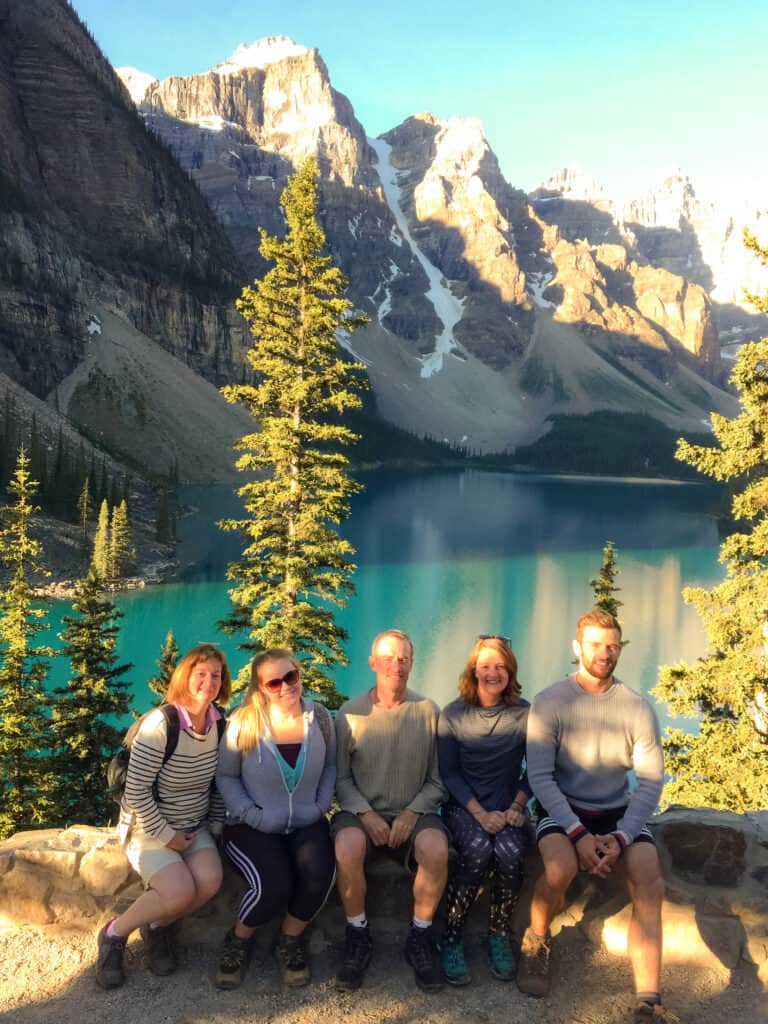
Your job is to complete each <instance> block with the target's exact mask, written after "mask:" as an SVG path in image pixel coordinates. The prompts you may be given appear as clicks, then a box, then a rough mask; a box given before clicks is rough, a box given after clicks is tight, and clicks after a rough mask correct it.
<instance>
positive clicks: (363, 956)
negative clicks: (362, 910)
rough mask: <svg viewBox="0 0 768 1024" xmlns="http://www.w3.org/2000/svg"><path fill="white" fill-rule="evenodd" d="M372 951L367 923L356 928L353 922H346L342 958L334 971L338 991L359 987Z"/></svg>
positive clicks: (349, 990) (348, 990) (352, 989)
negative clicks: (362, 926) (339, 965)
mask: <svg viewBox="0 0 768 1024" xmlns="http://www.w3.org/2000/svg"><path fill="white" fill-rule="evenodd" d="M372 951H373V942H372V941H371V929H370V928H369V927H368V925H365V927H364V928H356V927H355V926H354V925H353V924H348V925H347V934H346V938H345V940H344V959H343V960H342V962H341V967H339V969H338V971H337V972H336V988H337V989H338V990H339V991H340V992H354V990H355V989H358V988H360V986H361V985H362V983H363V975H364V974H365V972H366V970H367V969H368V965H369V964H370V962H371V953H372Z"/></svg>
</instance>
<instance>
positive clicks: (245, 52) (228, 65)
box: [212, 36, 309, 75]
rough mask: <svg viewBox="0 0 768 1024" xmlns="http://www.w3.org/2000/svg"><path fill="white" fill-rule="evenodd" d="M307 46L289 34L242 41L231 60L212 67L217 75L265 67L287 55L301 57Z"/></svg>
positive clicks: (306, 51)
mask: <svg viewBox="0 0 768 1024" xmlns="http://www.w3.org/2000/svg"><path fill="white" fill-rule="evenodd" d="M308 52H309V51H308V50H307V48H306V46H301V45H300V44H299V43H295V42H294V41H293V39H290V38H289V37H288V36H267V37H266V39H257V40H256V41H255V42H253V43H241V44H240V45H239V46H238V48H237V49H236V50H235V52H234V53H233V54H232V56H231V57H230V58H229V60H225V61H224V63H223V64H217V65H216V67H215V68H212V70H213V72H214V74H216V75H234V74H237V72H238V71H243V70H244V69H245V68H265V67H267V65H268V64H276V63H277V62H278V61H280V60H284V59H285V58H286V57H301V56H302V55H303V54H305V53H308Z"/></svg>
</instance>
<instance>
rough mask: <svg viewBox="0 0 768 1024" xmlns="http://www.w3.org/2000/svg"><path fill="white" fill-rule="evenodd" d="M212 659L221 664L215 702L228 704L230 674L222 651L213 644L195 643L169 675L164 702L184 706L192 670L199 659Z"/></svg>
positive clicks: (230, 685)
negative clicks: (219, 681) (219, 687)
mask: <svg viewBox="0 0 768 1024" xmlns="http://www.w3.org/2000/svg"><path fill="white" fill-rule="evenodd" d="M212 660H215V661H218V662H219V664H220V665H221V689H220V690H219V693H218V696H217V697H216V703H217V704H229V698H230V697H231V696H232V676H231V675H230V672H229V666H228V665H227V659H226V657H225V655H224V652H223V651H220V650H219V648H218V647H215V646H214V645H213V644H197V646H196V647H193V648H192V650H191V651H188V652H187V653H186V654H185V655H184V657H183V658H182V659H181V661H180V662H179V663H178V665H177V666H176V668H175V669H174V670H173V674H172V675H171V681H170V682H169V683H168V692H167V693H166V695H165V699H166V702H167V703H168V704H181V705H182V706H186V702H187V701H188V700H189V680H190V677H191V675H192V672H193V671H194V669H195V667H196V666H197V665H199V664H200V662H201V661H212Z"/></svg>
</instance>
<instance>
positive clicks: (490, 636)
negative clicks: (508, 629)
mask: <svg viewBox="0 0 768 1024" xmlns="http://www.w3.org/2000/svg"><path fill="white" fill-rule="evenodd" d="M481 640H500V641H501V642H502V643H503V644H506V645H507V647H511V646H512V637H510V636H499V634H498V633H478V634H477V636H476V637H475V643H478V644H479V643H480V641H481Z"/></svg>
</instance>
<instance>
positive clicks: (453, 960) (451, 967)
mask: <svg viewBox="0 0 768 1024" xmlns="http://www.w3.org/2000/svg"><path fill="white" fill-rule="evenodd" d="M440 959H441V960H442V962H443V977H444V978H445V980H446V981H447V982H448V984H449V985H468V984H469V983H470V981H471V980H472V979H471V978H470V976H469V974H468V972H467V964H466V961H465V960H464V943H463V942H461V941H459V942H445V940H444V941H443V945H442V947H441V949H440Z"/></svg>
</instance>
